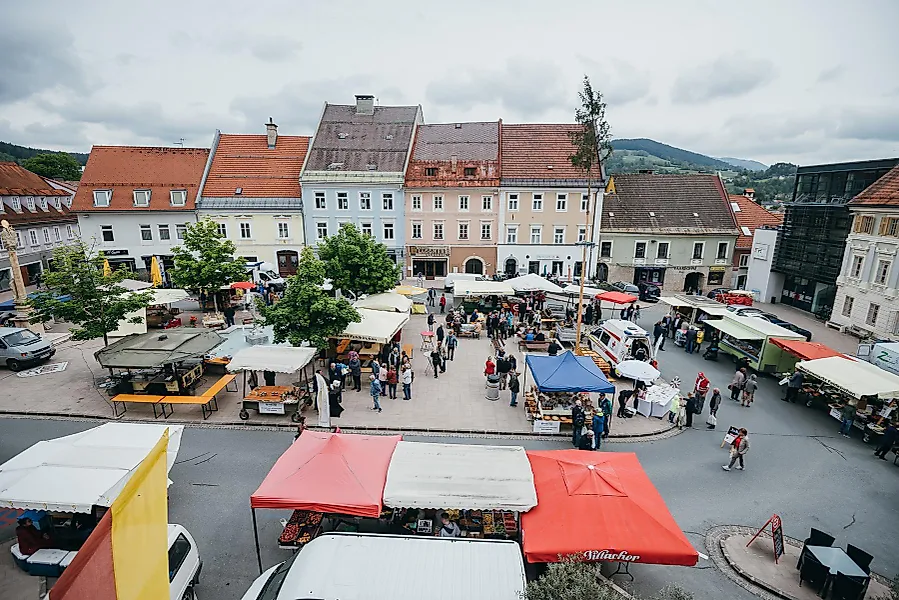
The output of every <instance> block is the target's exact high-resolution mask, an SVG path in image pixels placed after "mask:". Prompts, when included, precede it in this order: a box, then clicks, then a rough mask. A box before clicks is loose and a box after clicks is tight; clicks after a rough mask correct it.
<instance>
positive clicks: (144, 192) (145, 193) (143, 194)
mask: <svg viewBox="0 0 899 600" xmlns="http://www.w3.org/2000/svg"><path fill="white" fill-rule="evenodd" d="M131 195H132V198H133V200H134V206H135V207H136V208H147V207H148V206H150V197H151V196H152V195H153V191H152V190H146V189H142V190H134V191H133V192H131ZM138 195H140V197H141V198H145V199H146V202H142V203H139V202H138V201H137V198H138Z"/></svg>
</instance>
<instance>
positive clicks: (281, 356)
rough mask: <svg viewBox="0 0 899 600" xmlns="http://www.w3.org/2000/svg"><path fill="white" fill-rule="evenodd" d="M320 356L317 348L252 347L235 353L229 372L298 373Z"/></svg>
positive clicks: (229, 365) (229, 364)
mask: <svg viewBox="0 0 899 600" xmlns="http://www.w3.org/2000/svg"><path fill="white" fill-rule="evenodd" d="M317 355H318V350H317V349H315V348H305V347H301V348H296V347H294V346H250V347H248V348H243V349H241V350H238V351H237V352H235V353H234V355H233V356H232V357H231V362H229V363H228V370H229V371H232V372H233V371H244V370H250V371H274V372H275V373H296V372H297V371H299V370H300V369H302V368H303V367H305V366H306V365H308V364H309V362H310V361H311V360H312V359H313V358H315V357H316V356H317Z"/></svg>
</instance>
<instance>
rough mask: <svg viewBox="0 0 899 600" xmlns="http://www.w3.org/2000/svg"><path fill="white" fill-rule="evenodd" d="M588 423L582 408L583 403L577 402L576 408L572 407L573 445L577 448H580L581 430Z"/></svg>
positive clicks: (575, 403)
mask: <svg viewBox="0 0 899 600" xmlns="http://www.w3.org/2000/svg"><path fill="white" fill-rule="evenodd" d="M586 422H587V414H586V413H585V412H584V408H583V407H582V406H581V401H580V400H575V401H574V406H572V407H571V444H572V445H573V446H574V447H575V448H579V447H580V441H581V429H583V428H584V423H586Z"/></svg>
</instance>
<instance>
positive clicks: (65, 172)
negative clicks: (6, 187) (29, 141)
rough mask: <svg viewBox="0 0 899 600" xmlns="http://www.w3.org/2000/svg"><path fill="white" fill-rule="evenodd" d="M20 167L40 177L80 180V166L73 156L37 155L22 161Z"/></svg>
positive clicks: (63, 154)
mask: <svg viewBox="0 0 899 600" xmlns="http://www.w3.org/2000/svg"><path fill="white" fill-rule="evenodd" d="M22 166H23V167H25V168H26V169H28V170H29V171H31V172H32V173H37V174H38V175H40V176H41V177H50V178H51V179H64V180H68V181H78V180H79V179H81V165H79V164H78V161H77V160H75V157H74V156H72V155H71V154H66V153H64V152H54V153H52V154H38V155H37V156H32V157H31V158H28V159H25V160H24V161H22Z"/></svg>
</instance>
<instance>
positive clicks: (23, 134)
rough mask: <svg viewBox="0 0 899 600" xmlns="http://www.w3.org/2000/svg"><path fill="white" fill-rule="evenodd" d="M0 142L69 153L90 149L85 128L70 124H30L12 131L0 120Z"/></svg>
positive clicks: (6, 121) (6, 122)
mask: <svg viewBox="0 0 899 600" xmlns="http://www.w3.org/2000/svg"><path fill="white" fill-rule="evenodd" d="M0 140H4V141H7V142H10V143H13V144H20V145H22V146H32V147H39V148H47V149H50V150H68V151H70V152H89V151H90V149H91V142H90V139H89V138H88V136H87V133H86V132H85V127H84V126H83V125H74V124H72V123H57V124H53V125H45V124H43V123H30V124H28V125H25V126H24V127H22V128H17V129H14V128H13V126H12V123H10V122H9V121H8V120H6V119H0Z"/></svg>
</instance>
